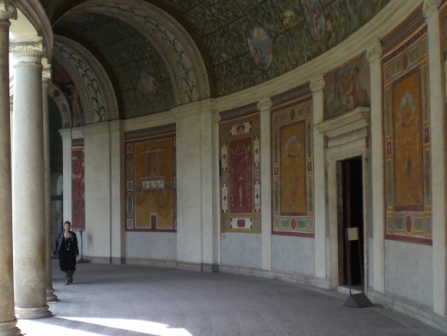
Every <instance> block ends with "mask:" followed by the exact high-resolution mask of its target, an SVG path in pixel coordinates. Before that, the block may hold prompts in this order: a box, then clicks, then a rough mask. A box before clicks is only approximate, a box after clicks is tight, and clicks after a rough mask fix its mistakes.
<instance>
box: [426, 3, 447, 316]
mask: <svg viewBox="0 0 447 336" xmlns="http://www.w3.org/2000/svg"><path fill="white" fill-rule="evenodd" d="M439 4H440V0H426V1H425V2H424V8H423V10H424V16H425V18H426V21H427V26H428V45H429V46H430V49H429V52H428V59H429V62H428V64H429V87H430V92H429V95H430V97H429V99H430V125H431V130H430V137H431V139H430V143H431V182H432V185H431V190H432V211H433V214H432V216H433V219H432V223H433V233H432V236H433V310H434V312H435V313H437V314H440V315H445V314H446V252H445V251H446V224H445V223H446V215H445V161H444V160H445V159H444V156H445V155H444V154H445V152H444V137H443V136H442V134H444V133H445V119H444V102H443V101H442V98H441V97H443V93H442V87H443V85H442V84H443V83H442V75H441V73H442V72H443V71H445V70H444V67H443V66H442V64H441V45H440V41H441V36H440V20H439V11H438V6H439Z"/></svg>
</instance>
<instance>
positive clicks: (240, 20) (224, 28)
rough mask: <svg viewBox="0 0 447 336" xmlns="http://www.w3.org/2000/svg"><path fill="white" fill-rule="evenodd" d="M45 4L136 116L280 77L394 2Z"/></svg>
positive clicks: (52, 0) (102, 0)
mask: <svg viewBox="0 0 447 336" xmlns="http://www.w3.org/2000/svg"><path fill="white" fill-rule="evenodd" d="M41 2H42V5H43V7H44V8H45V11H46V13H47V15H48V17H49V18H50V21H51V22H52V25H53V28H54V33H55V34H56V35H61V36H64V37H68V38H69V39H71V40H73V41H76V42H77V43H79V44H80V45H82V46H84V47H85V48H86V49H88V50H89V51H90V52H91V53H92V54H93V55H94V56H95V57H96V58H97V59H98V60H99V61H100V62H101V63H102V65H103V66H104V68H105V70H106V71H107V73H108V74H109V76H110V78H111V79H112V81H113V83H114V86H115V90H116V92H117V93H118V96H119V97H118V100H119V101H120V104H121V106H122V109H123V110H124V112H123V113H124V117H125V118H129V117H135V116H140V115H146V114H151V113H156V112H161V111H164V110H168V109H170V108H172V107H175V106H177V105H181V104H185V103H188V102H191V101H196V100H200V99H203V98H207V97H219V96H224V95H228V94H230V93H234V92H237V91H240V90H243V89H246V88H249V87H252V86H254V85H257V84H260V83H263V82H265V81H267V80H270V79H272V78H275V77H278V76H280V75H282V74H284V73H286V72H288V71H291V70H293V69H295V68H297V67H299V66H300V65H302V64H304V63H306V62H307V61H309V60H311V59H313V58H315V57H317V56H318V55H320V54H322V53H324V52H325V51H327V50H329V49H330V48H332V47H334V46H335V45H337V44H338V43H340V42H341V41H343V40H345V39H346V38H347V37H348V36H349V35H351V34H352V33H353V32H355V31H356V30H358V29H359V28H360V27H362V26H363V25H364V24H365V23H367V22H368V21H369V20H370V19H371V18H373V17H374V16H375V15H376V14H377V13H378V12H379V11H380V10H381V9H382V8H383V7H384V6H385V5H386V4H387V3H388V2H389V0H149V1H143V0H86V1H80V0H41ZM148 83H149V84H148ZM151 83H152V84H151Z"/></svg>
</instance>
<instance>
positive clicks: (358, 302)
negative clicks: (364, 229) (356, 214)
mask: <svg viewBox="0 0 447 336" xmlns="http://www.w3.org/2000/svg"><path fill="white" fill-rule="evenodd" d="M346 240H347V244H346V256H347V260H348V262H347V266H348V279H349V296H348V298H347V299H346V301H345V303H344V306H345V307H352V308H363V307H371V306H372V305H373V304H372V303H371V301H370V300H369V299H368V297H367V296H366V294H365V292H364V288H363V267H362V258H361V246H360V240H359V228H358V227H353V228H346ZM355 240H357V243H358V246H359V260H360V278H361V284H362V292H361V293H356V294H352V274H351V246H350V245H351V244H350V243H351V241H355Z"/></svg>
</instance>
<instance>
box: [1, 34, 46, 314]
mask: <svg viewBox="0 0 447 336" xmlns="http://www.w3.org/2000/svg"><path fill="white" fill-rule="evenodd" d="M10 52H12V53H13V57H14V72H15V76H14V78H15V85H14V111H13V130H14V131H13V144H14V147H13V152H12V197H13V198H12V209H13V239H14V297H15V312H16V316H17V317H18V318H30V319H32V318H41V317H47V316H50V315H51V313H50V311H49V310H48V306H47V305H46V255H47V254H48V251H47V250H46V231H45V230H46V227H45V185H44V159H43V157H44V150H43V147H44V146H43V111H42V110H43V103H42V56H43V54H44V50H43V46H42V38H41V37H30V38H21V39H15V40H11V44H10ZM30 220H32V225H30Z"/></svg>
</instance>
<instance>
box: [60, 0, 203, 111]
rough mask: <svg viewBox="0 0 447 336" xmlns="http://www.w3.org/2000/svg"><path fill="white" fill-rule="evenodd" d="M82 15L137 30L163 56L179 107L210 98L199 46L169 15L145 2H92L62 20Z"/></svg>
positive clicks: (93, 0) (176, 103)
mask: <svg viewBox="0 0 447 336" xmlns="http://www.w3.org/2000/svg"><path fill="white" fill-rule="evenodd" d="M78 12H90V13H91V12H93V13H99V14H103V15H108V16H111V17H114V18H117V19H119V20H123V21H124V22H126V23H127V24H129V25H131V26H132V27H134V28H135V29H137V30H138V31H139V32H140V34H142V35H143V36H144V37H145V38H146V39H147V40H148V41H149V42H150V43H151V44H152V45H153V46H154V48H156V49H157V51H158V52H159V53H160V54H161V55H162V56H163V59H164V60H165V64H166V67H167V69H168V71H169V75H170V77H171V80H172V82H173V83H174V84H173V85H174V93H175V105H176V106H178V105H183V104H187V103H191V102H193V101H197V100H202V99H206V98H209V97H210V84H209V78H208V73H207V71H206V66H205V62H204V60H203V58H202V55H201V54H200V51H199V49H198V48H197V45H196V44H195V42H194V40H193V38H192V37H191V36H190V35H189V33H188V32H187V31H186V30H185V28H184V27H183V26H182V25H181V24H180V23H179V22H178V21H177V20H175V19H174V18H173V17H172V16H171V15H170V14H168V13H167V12H165V11H163V10H162V9H160V8H159V7H156V6H155V5H153V4H150V3H147V2H144V1H141V0H137V1H133V2H132V5H129V4H126V2H125V1H123V0H113V1H111V2H107V3H104V2H103V1H100V0H89V1H85V2H83V3H81V4H79V5H78V6H75V7H73V8H72V9H71V10H69V11H68V12H67V13H66V14H64V15H63V16H62V17H61V18H63V17H65V16H67V15H70V14H73V13H78ZM61 18H59V20H60V19H61Z"/></svg>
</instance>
